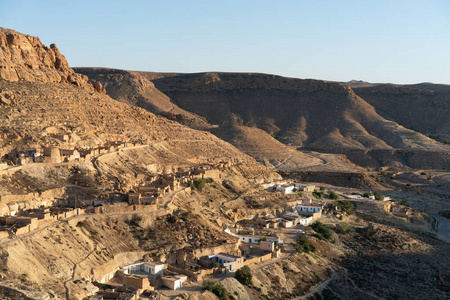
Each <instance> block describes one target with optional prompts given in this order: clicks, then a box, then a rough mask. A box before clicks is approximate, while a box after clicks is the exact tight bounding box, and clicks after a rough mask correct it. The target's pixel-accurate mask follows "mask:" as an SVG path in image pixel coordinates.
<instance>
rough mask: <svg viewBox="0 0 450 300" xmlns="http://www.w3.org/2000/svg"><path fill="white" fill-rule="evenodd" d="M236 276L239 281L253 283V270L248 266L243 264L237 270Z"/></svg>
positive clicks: (248, 284) (245, 283)
mask: <svg viewBox="0 0 450 300" xmlns="http://www.w3.org/2000/svg"><path fill="white" fill-rule="evenodd" d="M234 277H235V278H236V280H237V281H239V282H240V283H242V284H243V285H247V286H250V285H252V279H253V276H252V271H251V270H250V268H249V267H248V266H243V267H242V268H240V269H239V270H237V271H236V273H235V274H234Z"/></svg>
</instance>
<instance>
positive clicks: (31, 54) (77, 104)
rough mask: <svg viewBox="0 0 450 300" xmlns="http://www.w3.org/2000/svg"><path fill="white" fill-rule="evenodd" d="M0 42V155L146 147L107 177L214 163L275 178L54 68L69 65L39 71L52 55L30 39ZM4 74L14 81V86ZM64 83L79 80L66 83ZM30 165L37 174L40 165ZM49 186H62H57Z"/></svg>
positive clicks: (213, 141)
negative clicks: (41, 150) (133, 145)
mask: <svg viewBox="0 0 450 300" xmlns="http://www.w3.org/2000/svg"><path fill="white" fill-rule="evenodd" d="M0 40H1V41H2V47H1V51H0V69H1V70H9V71H8V72H6V73H1V74H2V76H5V77H2V78H0V95H1V96H2V99H6V100H5V102H2V104H0V133H1V134H0V155H1V156H4V155H6V154H7V153H10V152H17V151H21V150H28V149H32V148H36V147H41V148H44V147H49V146H56V147H59V148H63V149H64V148H66V149H67V148H72V149H73V148H78V149H81V148H87V147H92V148H93V147H98V146H103V145H104V144H105V143H107V142H113V141H122V142H132V143H139V144H142V145H148V146H143V147H136V149H134V151H135V152H134V158H131V160H130V158H128V159H127V160H126V162H127V164H128V165H127V166H126V167H124V166H123V165H118V164H117V163H116V164H112V165H110V166H108V168H107V170H109V171H110V172H111V174H115V175H118V176H123V177H127V176H129V175H130V174H127V173H131V174H137V172H138V171H139V170H140V171H141V172H144V173H151V172H154V171H157V170H159V171H161V170H162V168H163V167H164V168H166V170H169V169H172V168H173V169H176V168H177V167H179V166H193V165H197V164H202V163H217V162H219V161H228V162H231V163H232V164H234V165H235V166H236V167H235V171H236V172H237V173H239V174H240V175H243V176H246V177H247V178H251V179H257V180H264V179H269V178H271V177H273V176H278V175H277V174H274V173H273V172H271V171H269V170H268V169H266V168H264V167H263V166H261V165H260V164H258V163H257V162H256V161H255V160H254V159H253V158H251V157H249V156H247V155H245V154H244V153H242V152H240V151H239V150H238V149H236V148H235V147H233V146H232V145H230V144H228V143H226V142H224V141H222V140H220V139H218V138H217V137H215V136H214V135H212V134H210V133H208V132H204V131H197V130H193V129H191V128H189V127H186V126H183V125H181V124H179V123H177V122H173V121H170V120H167V119H166V118H163V117H160V116H155V115H154V114H152V113H150V112H148V111H146V110H144V109H142V108H138V107H135V106H130V105H128V104H125V103H121V102H118V101H116V100H113V99H111V98H110V97H109V96H107V95H104V94H102V93H101V89H96V88H95V87H94V85H92V84H90V83H88V82H87V77H86V76H84V75H81V74H77V73H75V72H74V71H73V70H72V69H70V68H68V67H64V68H62V69H61V68H58V67H57V66H58V65H60V66H68V64H67V61H66V60H65V58H64V56H62V55H59V56H58V57H59V61H60V62H59V63H56V65H55V64H54V63H53V61H52V60H51V61H50V63H45V64H39V62H40V61H41V59H40V58H42V57H44V58H45V57H51V55H52V53H56V52H54V51H55V50H51V49H49V48H47V47H45V46H44V45H42V44H41V43H40V41H39V39H37V38H33V37H30V36H26V35H23V34H20V33H17V32H14V31H10V30H6V29H2V30H1V31H0ZM30 41H32V42H30ZM30 45H31V46H30ZM52 49H57V48H56V46H53V47H52ZM17 53H20V56H21V57H22V58H21V59H18V58H17V57H16V56H17V55H16V54H17ZM13 54H14V55H13ZM54 61H55V62H56V60H54ZM27 63H30V65H27ZM30 66H31V67H30ZM35 67H36V68H37V69H35ZM14 71H15V72H16V73H14ZM5 74H6V75H5ZM11 74H18V75H20V76H21V77H20V78H19V79H21V80H19V79H18V78H16V77H11V76H12V75H11ZM36 74H39V76H37V75H36ZM35 75H36V76H35ZM56 75H57V76H59V77H57V76H56ZM69 77H70V78H72V77H73V78H79V79H83V80H82V81H81V82H75V81H73V82H71V81H69V80H67V78H69ZM64 78H65V80H63V79H64ZM16 79H17V80H16ZM98 90H100V92H98ZM54 134H67V135H68V137H69V140H68V141H62V140H60V139H58V138H55V136H54ZM141 156H142V157H141ZM118 162H120V160H118ZM35 165H36V167H39V166H42V168H44V165H45V164H35ZM97 167H98V166H97ZM67 168H68V167H67ZM114 169H118V170H122V172H119V171H114ZM41 171H42V172H44V173H45V172H47V171H48V170H47V169H46V170H43V169H42V170H41ZM41 171H40V172H41ZM42 172H41V173H42ZM107 175H108V174H106V176H107ZM107 177H108V176H107ZM48 179H49V181H51V179H52V178H48ZM110 179H111V178H110ZM114 180H116V179H114ZM117 180H120V179H117ZM55 184H59V185H61V184H62V185H64V183H61V182H57V181H56V180H55ZM2 192H3V193H11V190H3V191H2Z"/></svg>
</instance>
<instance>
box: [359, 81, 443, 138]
mask: <svg viewBox="0 0 450 300" xmlns="http://www.w3.org/2000/svg"><path fill="white" fill-rule="evenodd" d="M353 90H354V91H355V93H356V94H358V95H359V96H361V97H363V98H364V99H365V100H366V101H367V102H368V103H370V104H371V105H372V106H374V107H375V109H376V111H377V112H378V113H379V114H380V115H382V116H383V117H384V118H386V119H388V120H392V121H394V122H397V123H399V124H402V125H403V126H405V127H407V128H409V129H412V130H416V131H418V132H421V133H422V134H426V135H429V136H431V137H435V138H437V139H439V140H445V139H447V140H450V118H449V117H448V116H449V115H450V86H449V85H439V84H430V83H421V84H415V85H391V84H377V85H373V86H367V87H356V88H353Z"/></svg>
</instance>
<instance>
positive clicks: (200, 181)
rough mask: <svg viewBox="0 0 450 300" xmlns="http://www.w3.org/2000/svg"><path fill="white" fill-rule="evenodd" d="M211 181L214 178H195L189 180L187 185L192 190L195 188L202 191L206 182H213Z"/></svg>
mask: <svg viewBox="0 0 450 300" xmlns="http://www.w3.org/2000/svg"><path fill="white" fill-rule="evenodd" d="M213 182H214V179H212V178H197V179H194V180H193V181H189V183H188V185H189V187H190V188H191V189H192V190H194V189H197V190H199V191H202V190H203V188H204V187H205V186H206V184H207V183H213Z"/></svg>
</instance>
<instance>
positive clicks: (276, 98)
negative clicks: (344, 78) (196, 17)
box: [76, 68, 450, 168]
mask: <svg viewBox="0 0 450 300" xmlns="http://www.w3.org/2000/svg"><path fill="white" fill-rule="evenodd" d="M76 70H77V71H78V72H80V73H83V74H85V75H88V76H89V77H90V78H92V79H94V80H97V81H100V82H101V83H103V84H104V85H105V88H106V90H107V91H108V92H109V87H110V86H113V87H117V86H118V83H117V82H116V81H117V78H113V77H112V76H111V75H112V74H114V73H115V72H119V71H117V70H109V69H89V68H81V69H76ZM121 72H123V73H122V74H128V75H127V76H126V77H127V78H130V77H131V78H134V79H133V80H134V81H149V82H152V83H153V85H154V87H155V88H156V89H158V90H159V91H160V92H162V93H164V95H166V96H167V98H165V100H166V103H170V104H171V105H176V107H177V108H179V109H182V110H184V111H189V112H191V113H193V114H195V115H196V116H200V117H201V118H202V120H206V121H207V122H208V123H209V124H211V125H212V126H216V127H211V128H210V131H211V132H213V133H214V134H216V135H217V136H219V137H221V138H224V139H226V140H227V141H230V142H231V143H233V144H234V145H235V146H236V147H238V148H239V149H241V150H242V151H244V152H246V153H247V154H250V155H253V157H255V158H257V159H258V160H259V161H264V158H263V156H265V158H266V160H267V161H274V160H275V159H274V157H273V155H269V153H272V152H273V151H272V150H271V147H272V146H273V145H274V143H270V144H271V145H272V146H269V143H267V141H268V138H269V137H270V136H272V137H274V138H276V139H277V140H278V141H279V142H281V143H282V144H284V145H285V146H289V147H291V148H292V147H296V148H302V149H308V150H316V151H320V152H332V153H341V154H345V155H347V156H348V157H349V158H350V159H351V160H353V161H354V162H357V163H358V164H361V165H363V166H372V167H379V166H383V165H386V164H389V162H390V161H394V162H396V163H398V164H400V165H409V166H413V167H420V165H421V163H420V161H418V160H417V159H412V160H411V159H410V157H411V156H414V153H415V154H418V153H420V155H421V156H423V154H424V153H428V154H430V153H433V154H432V157H433V160H435V161H439V163H437V164H436V165H441V166H442V162H443V161H444V165H447V164H449V163H450V162H449V161H448V160H445V158H444V157H443V156H442V155H441V154H440V153H446V152H448V150H449V147H447V146H446V145H444V144H442V143H439V142H437V141H435V140H433V139H431V138H429V137H427V136H425V135H423V134H421V133H419V132H416V131H413V130H411V129H408V128H406V127H404V126H402V125H400V124H399V123H397V122H395V121H394V120H391V119H387V118H385V117H383V116H382V115H380V114H379V113H378V112H377V109H376V108H375V107H374V106H372V105H371V104H369V103H368V102H367V101H365V100H364V99H363V98H362V97H361V96H359V95H358V94H356V93H355V92H354V91H353V89H352V88H350V87H348V86H344V85H341V84H339V83H336V82H325V81H320V80H310V79H308V80H302V79H296V78H286V77H281V76H275V75H267V74H253V73H248V74H247V73H215V72H214V73H196V74H177V73H152V72H128V71H121ZM123 76H125V75H123ZM364 84H365V83H364ZM361 89H362V88H361ZM113 90H114V93H116V98H119V96H118V95H120V97H128V98H130V97H138V96H137V95H142V94H139V93H138V94H136V93H133V94H130V91H129V90H125V89H116V88H113ZM146 99H147V100H146V101H147V102H152V101H153V100H152V97H147V98H146ZM217 126H218V128H217ZM243 126H244V127H247V128H250V129H246V132H247V134H243V132H242V130H243ZM255 128H257V129H260V131H254V133H253V134H248V132H249V131H251V130H253V129H255ZM256 132H257V133H256ZM263 135H267V136H266V137H262V136H263ZM256 137H257V138H256ZM260 137H261V138H260ZM259 139H261V141H262V140H264V141H266V142H259V141H258V140H259ZM244 145H245V146H244ZM250 145H252V146H250ZM265 147H268V149H267V150H263V148H265ZM252 149H261V151H259V152H260V153H258V154H257V153H255V151H254V150H252ZM286 151H287V150H286ZM380 152H381V153H382V154H381V155H380ZM411 153H412V154H411ZM303 155H304V157H303V158H306V157H307V156H305V155H307V154H305V153H303ZM309 158H310V159H311V161H310V162H311V164H314V160H313V159H312V158H311V157H309ZM436 158H437V159H436ZM272 165H276V163H274V164H272ZM283 165H284V166H285V167H286V165H287V164H283ZM295 165H296V164H295V163H290V166H289V168H295Z"/></svg>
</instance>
